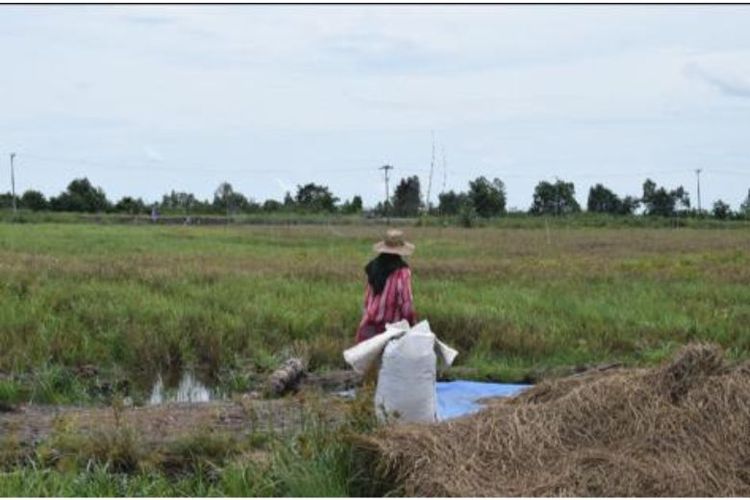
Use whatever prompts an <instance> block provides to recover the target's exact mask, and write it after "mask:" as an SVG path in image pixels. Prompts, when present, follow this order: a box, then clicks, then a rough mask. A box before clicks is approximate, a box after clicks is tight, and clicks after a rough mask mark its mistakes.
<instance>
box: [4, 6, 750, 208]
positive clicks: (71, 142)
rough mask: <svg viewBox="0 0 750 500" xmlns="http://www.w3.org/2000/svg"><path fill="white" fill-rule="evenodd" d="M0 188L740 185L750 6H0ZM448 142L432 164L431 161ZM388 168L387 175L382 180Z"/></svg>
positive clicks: (202, 191)
mask: <svg viewBox="0 0 750 500" xmlns="http://www.w3.org/2000/svg"><path fill="white" fill-rule="evenodd" d="M0 62H1V63H2V64H1V65H0V154H2V156H1V157H0V166H2V168H1V169H0V173H1V174H2V175H0V183H2V186H1V187H0V191H6V190H9V185H10V179H9V172H8V170H9V169H8V168H7V165H8V153H10V152H12V151H15V152H17V153H18V156H17V162H16V165H17V175H16V189H17V191H21V192H22V191H24V190H26V189H29V188H33V189H38V190H41V191H43V192H44V193H45V194H47V195H56V194H57V193H59V192H60V191H61V190H63V189H64V188H65V186H66V185H67V183H68V182H69V181H70V180H71V179H72V178H74V177H77V176H88V177H89V178H90V179H91V181H92V182H94V183H95V184H97V185H100V186H102V187H103V188H104V190H105V191H106V192H107V195H108V196H109V197H110V198H112V199H118V198H119V197H121V196H123V195H126V194H129V195H136V196H142V197H144V198H145V199H146V200H155V199H157V198H160V197H161V195H162V194H163V193H165V192H168V191H169V190H171V189H176V190H184V191H190V192H194V193H195V194H196V195H198V196H199V197H201V198H204V197H211V196H212V193H213V190H214V188H215V187H216V186H217V185H218V184H219V182H221V181H223V180H227V181H229V182H231V183H232V184H233V185H234V187H235V188H236V189H237V190H240V191H242V192H243V193H245V194H246V195H248V196H250V197H252V198H254V199H256V200H260V201H262V200H265V199H267V198H277V199H280V198H282V197H283V195H284V192H285V191H286V190H294V189H295V186H296V185H297V184H301V183H304V182H309V181H314V182H318V183H324V184H327V185H328V186H330V187H331V189H332V190H333V191H334V193H335V194H336V195H338V196H339V197H341V198H349V197H351V196H352V195H354V194H360V195H362V196H363V198H364V200H365V204H366V205H371V204H374V203H375V202H377V201H379V200H380V199H382V197H383V196H384V187H383V178H382V172H380V171H378V170H377V167H378V166H380V165H382V164H384V163H390V164H392V165H394V166H395V169H394V170H393V172H392V173H393V176H394V177H395V178H396V179H398V178H400V177H402V176H406V175H412V174H417V175H419V176H420V179H421V181H422V183H423V192H425V194H426V188H427V182H428V175H429V168H430V156H431V144H432V139H431V131H434V134H435V140H436V153H437V155H436V156H437V161H436V168H435V174H434V178H433V182H432V198H433V201H435V200H436V198H437V196H436V195H437V194H438V193H439V192H440V191H442V189H443V184H444V182H445V183H446V186H447V189H461V190H463V189H465V188H466V184H467V182H468V180H469V179H471V178H474V177H476V176H478V175H485V176H487V177H489V178H493V177H499V178H500V179H502V180H503V181H504V182H505V183H506V186H507V191H508V202H509V206H511V207H518V208H523V209H525V208H528V206H529V204H530V203H531V195H532V192H533V188H534V185H535V184H536V183H537V182H538V181H539V180H542V179H547V180H554V179H555V178H556V177H559V178H562V179H565V180H570V181H574V182H575V185H576V195H577V198H578V200H579V201H580V202H581V203H582V204H585V202H586V197H587V193H588V189H589V187H590V186H591V185H592V184H593V183H596V182H602V183H603V184H605V185H606V186H609V187H611V188H612V189H614V190H615V191H616V192H617V193H618V194H620V195H626V194H632V195H637V194H640V192H641V185H642V183H643V181H644V179H645V178H646V177H651V178H653V179H654V180H655V181H656V182H657V183H659V184H665V185H666V186H667V187H676V186H677V185H679V184H682V185H684V186H685V187H686V188H687V189H688V191H689V192H690V194H691V197H692V198H693V200H694V201H695V198H694V196H695V173H694V172H693V171H694V169H696V168H702V169H703V174H702V177H701V179H702V185H701V191H702V200H703V206H704V207H706V206H709V205H710V204H711V203H712V202H713V201H714V200H716V199H717V198H722V199H724V200H725V201H728V202H729V203H730V204H731V205H732V207H733V208H737V206H738V205H739V203H740V202H741V201H742V200H743V199H744V197H745V196H746V195H747V192H748V188H750V7H749V6H653V5H651V6H648V5H646V6H606V7H605V6H463V7H459V6H421V7H418V6H223V7H216V6H203V7H201V6H119V7H113V6H0ZM443 151H445V160H446V162H445V163H446V164H447V169H444V168H443V166H444V163H443ZM394 183H395V182H392V184H391V185H392V186H393V184H394Z"/></svg>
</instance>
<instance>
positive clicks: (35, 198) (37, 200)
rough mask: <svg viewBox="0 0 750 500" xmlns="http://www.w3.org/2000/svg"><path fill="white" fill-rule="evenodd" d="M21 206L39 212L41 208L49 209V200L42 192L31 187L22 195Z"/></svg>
mask: <svg viewBox="0 0 750 500" xmlns="http://www.w3.org/2000/svg"><path fill="white" fill-rule="evenodd" d="M20 206H21V207H23V208H26V209H29V210H33V211H35V212H37V211H39V210H47V209H48V208H49V202H48V201H47V198H45V197H44V194H42V193H41V192H39V191H34V190H33V189H29V190H27V191H26V192H25V193H23V196H21V200H20Z"/></svg>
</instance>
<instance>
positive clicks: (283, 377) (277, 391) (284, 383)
mask: <svg viewBox="0 0 750 500" xmlns="http://www.w3.org/2000/svg"><path fill="white" fill-rule="evenodd" d="M304 375H305V364H304V363H303V362H302V360H301V359H299V358H290V359H287V360H286V361H284V364H282V365H281V367H279V368H278V369H277V370H276V371H274V372H273V373H272V374H271V376H270V377H269V378H268V392H269V394H270V395H272V396H281V395H282V394H284V393H285V392H286V391H288V390H290V389H294V388H295V387H296V386H297V384H299V381H300V380H301V379H302V377H303V376H304Z"/></svg>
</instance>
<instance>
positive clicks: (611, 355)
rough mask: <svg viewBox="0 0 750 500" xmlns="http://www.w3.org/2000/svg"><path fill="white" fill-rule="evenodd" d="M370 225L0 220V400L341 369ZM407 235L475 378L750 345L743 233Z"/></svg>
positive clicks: (418, 291) (436, 316)
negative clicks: (160, 377) (691, 344)
mask: <svg viewBox="0 0 750 500" xmlns="http://www.w3.org/2000/svg"><path fill="white" fill-rule="evenodd" d="M380 232H381V229H378V228H372V227H356V226H332V227H326V228H319V227H281V226H274V227H219V228H199V227H151V226H97V225H74V224H71V225H55V224H50V225H44V224H36V225H11V224H0V275H1V276H2V281H1V284H0V343H2V345H3V349H2V351H0V372H4V373H6V374H9V376H7V377H5V378H3V379H0V394H3V393H5V394H6V396H5V397H6V398H8V399H18V398H19V397H31V398H32V399H33V400H34V401H37V402H58V403H60V402H71V401H75V400H76V399H79V400H86V398H87V397H89V396H91V397H93V396H95V395H96V394H99V393H101V390H100V389H101V388H102V387H109V388H110V389H111V390H113V388H114V387H115V385H116V382H117V381H122V380H125V381H129V382H132V383H131V384H130V386H129V387H130V388H129V389H125V390H134V388H137V387H141V388H146V387H147V386H148V384H149V383H150V382H151V381H152V380H153V378H154V377H155V376H156V374H157V373H164V372H177V371H180V370H182V369H184V368H186V367H197V368H199V369H202V370H205V371H207V372H208V373H209V374H210V375H212V376H213V377H214V378H215V379H217V380H219V381H221V380H225V381H231V382H230V383H231V385H232V386H234V387H237V388H244V387H246V386H247V385H248V384H251V383H252V382H253V376H247V374H253V373H255V374H258V377H260V374H262V373H263V372H264V371H266V370H268V369H269V368H271V367H273V365H274V364H275V363H277V362H278V361H280V360H281V359H282V358H283V357H285V356H287V355H289V354H290V352H291V351H293V350H295V349H296V350H299V349H302V350H304V351H305V352H306V353H308V355H309V357H310V365H311V367H312V368H313V369H316V370H320V369H330V368H343V367H344V364H343V360H342V357H341V352H342V351H343V350H344V349H345V348H346V347H348V346H349V345H351V343H352V342H353V338H354V333H355V329H356V326H357V324H358V322H359V319H360V314H361V300H362V292H363V288H364V275H363V272H362V268H363V266H364V264H365V263H366V261H367V259H369V258H370V257H371V253H370V246H371V243H372V242H373V241H375V240H376V239H377V238H378V237H379V236H380ZM408 235H409V236H410V237H411V238H412V239H413V240H414V241H415V242H416V243H417V252H416V253H415V255H414V256H413V257H412V258H411V266H412V269H413V274H414V291H415V301H416V306H417V310H418V314H419V316H420V317H421V318H426V319H428V320H429V321H430V323H431V325H432V326H433V329H434V330H435V331H436V332H437V333H438V335H439V336H440V337H441V338H443V339H444V340H445V341H447V342H449V343H451V344H454V345H455V346H456V347H457V348H458V349H459V350H460V352H461V355H460V357H459V358H458V363H459V365H462V366H463V367H464V368H467V367H468V368H473V369H475V370H476V373H477V376H483V377H494V378H498V377H499V378H503V379H509V380H520V379H524V378H528V377H529V376H537V375H538V374H539V373H543V372H544V371H546V370H550V369H553V368H555V367H560V366H566V365H576V364H585V363H595V362H605V361H611V360H619V361H625V362H628V363H646V362H653V361H654V360H655V359H657V358H658V356H656V355H655V354H654V353H660V352H663V350H664V347H665V346H668V345H676V344H678V343H682V342H686V341H689V340H693V339H703V340H712V341H716V342H719V343H720V344H722V345H724V346H726V347H727V348H731V349H732V352H733V353H734V354H735V355H737V356H744V355H746V354H747V353H748V352H749V351H750V340H749V338H750V337H748V335H747V327H746V325H747V324H748V320H750V305H749V304H750V300H748V299H750V291H749V290H750V288H748V287H747V284H748V283H750V252H748V248H750V231H745V230H742V231H713V230H698V229H677V230H674V229H656V230H655V229H618V230H611V229H571V228H568V229H563V228H558V229H551V230H550V231H546V230H525V229H494V228H485V229H456V228H440V227H437V228H431V227H428V228H413V229H411V230H409V231H408ZM88 365H93V366H95V367H97V369H98V374H97V375H96V376H95V377H91V376H88V377H84V376H81V375H79V373H80V368H81V367H82V366H88Z"/></svg>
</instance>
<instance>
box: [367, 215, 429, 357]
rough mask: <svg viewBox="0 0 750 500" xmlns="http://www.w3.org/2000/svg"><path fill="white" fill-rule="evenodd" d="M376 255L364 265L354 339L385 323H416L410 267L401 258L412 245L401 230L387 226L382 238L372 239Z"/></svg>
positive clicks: (379, 330)
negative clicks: (362, 295)
mask: <svg viewBox="0 0 750 500" xmlns="http://www.w3.org/2000/svg"><path fill="white" fill-rule="evenodd" d="M373 250H375V251H376V252H378V256H377V257H375V258H374V259H372V260H371V261H370V263H369V264H367V266H365V273H366V274H367V288H366V289H365V304H364V311H363V315H362V321H361V322H360V324H359V328H358V329H357V342H358V343H359V342H362V341H363V340H367V339H369V338H371V337H373V336H375V335H377V334H379V333H383V332H384V331H385V325H386V323H395V322H397V321H400V320H402V319H405V320H407V321H408V322H409V324H410V325H412V326H413V325H414V323H415V319H416V318H415V313H414V302H413V299H412V295H411V270H410V269H409V266H408V264H407V263H406V262H405V261H404V260H403V259H402V258H401V257H402V256H406V255H411V253H412V252H413V251H414V245H412V244H411V243H409V242H407V241H404V233H403V232H401V231H399V230H397V229H389V230H388V232H387V233H386V237H385V240H383V241H380V242H378V243H375V245H374V246H373Z"/></svg>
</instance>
